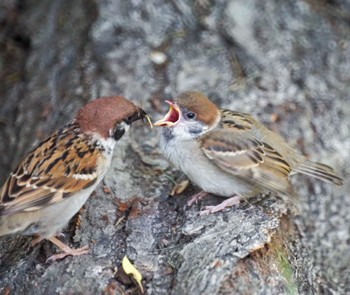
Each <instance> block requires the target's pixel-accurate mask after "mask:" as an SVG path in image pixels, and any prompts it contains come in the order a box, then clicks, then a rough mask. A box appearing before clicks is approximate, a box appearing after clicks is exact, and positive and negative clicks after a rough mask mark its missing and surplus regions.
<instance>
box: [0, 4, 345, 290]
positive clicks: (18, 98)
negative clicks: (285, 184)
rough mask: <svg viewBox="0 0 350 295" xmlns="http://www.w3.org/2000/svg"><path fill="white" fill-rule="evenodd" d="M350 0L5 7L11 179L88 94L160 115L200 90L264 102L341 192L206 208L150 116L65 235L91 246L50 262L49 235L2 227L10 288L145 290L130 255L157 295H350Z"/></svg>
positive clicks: (0, 118)
mask: <svg viewBox="0 0 350 295" xmlns="http://www.w3.org/2000/svg"><path fill="white" fill-rule="evenodd" d="M349 19H350V5H349V3H346V1H326V0H324V1H312V0H304V1H302V0H297V1H279V0H270V1H259V0H246V1H239V0H231V1H210V0H208V1H205V0H198V1H194V2H191V1H185V0H176V1H161V0H151V1H136V0H132V1H102V0H101V1H97V0H96V1H93V0H77V1H69V0H57V1H50V0H39V1H34V0H31V1H30V0H28V1H13V0H6V1H1V4H0V80H1V83H0V106H1V108H0V152H1V158H0V180H1V181H0V182H1V184H2V183H3V182H4V180H5V178H6V177H7V176H8V174H9V173H10V171H11V169H13V168H14V166H15V165H16V164H17V162H18V161H19V160H20V158H21V157H22V156H23V155H24V153H25V152H26V151H28V150H29V149H30V147H32V146H33V145H35V144H37V143H38V142H39V141H40V140H42V139H44V138H45V137H46V136H47V135H48V134H49V133H50V132H52V131H53V130H54V129H56V128H57V127H58V126H62V124H64V123H65V122H67V121H68V120H69V119H70V118H71V117H72V115H73V113H74V112H75V111H76V110H77V109H78V108H79V107H80V106H82V105H83V104H84V103H85V102H87V101H88V100H91V99H93V98H96V97H99V96H103V95H119V94H121V95H124V96H126V97H128V98H130V99H132V100H133V101H135V102H137V103H139V104H140V105H142V107H143V108H144V109H145V110H148V111H149V114H150V115H151V116H152V117H153V118H154V119H158V118H159V117H160V114H161V113H164V112H165V111H166V105H165V104H164V103H163V100H164V99H165V98H169V97H171V96H172V95H175V94H177V93H179V92H180V91H183V90H189V89H198V90H202V91H204V92H205V93H207V94H208V95H209V96H210V97H211V98H212V100H214V101H215V102H216V103H217V104H220V105H221V106H223V107H227V108H231V109H234V110H239V111H244V112H250V113H252V114H254V115H255V116H257V117H259V119H260V120H261V121H263V122H264V123H265V124H266V125H268V126H269V127H270V128H271V129H273V130H275V131H277V132H279V133H281V134H282V135H283V136H284V137H286V138H287V139H288V141H289V142H290V143H291V144H292V145H294V146H296V147H297V148H299V149H300V150H301V151H302V152H304V153H305V154H307V155H308V156H309V157H310V158H311V159H312V160H317V161H322V162H324V163H326V164H330V165H332V166H334V167H335V168H336V169H337V170H338V171H339V173H340V174H341V175H342V176H343V177H344V179H345V184H344V186H343V187H341V188H337V187H334V186H331V185H326V184H323V183H320V182H318V181H314V180H312V179H308V178H304V177H294V178H293V182H294V183H295V184H296V185H295V189H296V190H297V191H298V193H299V195H300V212H299V214H298V215H297V216H292V215H291V214H286V207H285V205H284V203H283V202H282V201H280V200H279V199H278V198H276V197H274V196H261V197H257V198H255V199H253V200H251V202H250V203H249V204H248V203H246V202H243V203H242V204H241V205H240V206H239V207H234V208H231V209H230V210H227V211H225V212H223V213H217V214H214V215H210V216H200V215H199V211H200V208H201V207H202V206H203V205H208V204H212V203H217V202H219V201H220V198H218V197H214V196H212V197H210V198H208V199H205V200H203V201H201V202H200V203H199V204H198V205H194V206H192V207H191V208H188V207H186V206H185V204H186V200H188V197H189V196H190V195H191V194H193V193H194V192H198V188H194V187H189V188H188V189H187V190H186V191H185V192H184V193H182V194H180V195H177V196H174V197H169V196H168V194H169V192H170V190H171V188H172V187H173V185H174V182H178V181H180V180H181V179H183V176H182V175H181V173H180V172H178V171H175V170H174V169H173V168H172V167H171V166H170V165H169V164H168V163H167V162H166V161H165V160H164V159H163V158H162V156H161V153H160V150H159V148H158V136H159V135H158V130H150V129H149V128H147V127H146V126H143V125H142V124H135V125H134V126H133V128H132V130H131V132H130V133H129V134H128V135H126V136H125V137H124V138H123V139H122V141H121V142H120V143H118V145H117V148H116V151H115V155H114V161H113V166H112V167H111V169H110V171H109V173H108V175H107V176H106V178H105V180H104V183H102V184H101V185H100V187H99V188H98V189H97V190H96V192H95V193H94V194H93V195H92V196H91V197H90V199H89V200H88V202H87V203H86V205H85V208H84V209H83V211H82V213H81V217H80V222H77V221H76V220H75V221H74V222H72V224H70V226H69V227H68V228H67V231H66V237H65V238H64V240H65V241H66V242H68V243H70V244H72V245H73V246H79V245H85V244H89V245H90V249H91V253H90V254H89V255H85V256H81V257H67V258H66V259H64V260H62V261H59V262H55V263H51V264H47V263H45V259H46V257H47V256H48V255H50V254H52V253H53V252H54V251H56V248H55V247H54V246H52V245H51V244H50V243H48V242H42V243H40V244H39V245H38V246H36V247H34V248H32V247H30V246H29V243H30V240H31V238H28V237H1V238H0V260H1V261H0V293H1V292H2V294H27V293H33V292H34V290H35V294H74V293H81V294H100V293H106V294H122V293H123V292H127V293H137V292H138V291H137V288H136V287H135V285H134V284H132V283H131V284H129V283H127V282H125V281H123V280H120V279H116V276H115V272H116V268H118V267H119V266H120V263H121V259H122V257H123V256H124V255H127V256H128V257H129V258H130V259H131V260H132V261H133V262H134V264H135V265H136V267H137V268H138V269H139V270H140V272H141V273H142V274H143V278H144V279H143V284H144V286H145V288H146V292H147V294H297V293H300V294H345V293H349V292H350V267H349V265H350V251H349V247H350V246H349V244H350V230H349V224H350V214H349V212H350V198H349V191H350V182H349V181H348V176H349V173H350V167H349V163H350V155H349V151H350V97H349V93H350V92H349V89H350V74H349V73H350V43H349V36H350V21H349Z"/></svg>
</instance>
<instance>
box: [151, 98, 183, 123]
mask: <svg viewBox="0 0 350 295" xmlns="http://www.w3.org/2000/svg"><path fill="white" fill-rule="evenodd" d="M165 102H166V103H168V104H169V111H168V112H167V114H166V115H165V116H164V118H163V119H161V120H159V121H157V122H155V123H154V126H163V127H172V126H174V125H176V124H177V123H178V122H179V120H180V117H181V112H180V108H179V107H178V106H177V105H176V104H174V102H172V101H171V100H166V101H165Z"/></svg>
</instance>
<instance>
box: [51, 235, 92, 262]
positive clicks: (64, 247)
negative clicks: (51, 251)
mask: <svg viewBox="0 0 350 295" xmlns="http://www.w3.org/2000/svg"><path fill="white" fill-rule="evenodd" d="M47 240H49V241H50V242H52V243H53V244H55V245H56V246H57V247H58V248H60V249H61V250H62V251H63V252H62V253H58V254H55V255H52V256H50V257H49V258H48V259H47V260H46V262H49V261H56V260H60V259H62V258H64V257H66V256H69V255H72V256H79V255H84V254H87V253H89V246H84V247H81V248H78V249H72V248H70V247H68V246H67V245H66V244H65V243H63V242H61V241H60V240H59V239H57V238H56V237H51V238H48V239H47Z"/></svg>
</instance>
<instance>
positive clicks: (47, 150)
mask: <svg viewBox="0 0 350 295" xmlns="http://www.w3.org/2000/svg"><path fill="white" fill-rule="evenodd" d="M143 118H148V117H147V115H146V113H145V112H144V111H143V110H142V109H141V108H139V107H137V106H135V105H134V104H133V103H132V102H130V101H129V100H127V99H126V98H124V97H122V96H112V97H103V98H98V99H95V100H93V101H91V102H89V103H88V104H86V105H85V106H84V107H83V108H81V109H80V110H79V111H78V112H77V114H76V115H75V117H74V118H73V119H72V120H71V121H70V122H69V123H68V124H67V125H65V126H64V127H63V128H61V129H58V130H57V131H56V132H54V133H53V134H52V135H51V136H50V137H48V138H47V139H46V140H44V141H42V142H41V143H39V144H38V145H37V146H36V147H35V148H34V149H32V150H31V151H30V152H29V153H28V154H27V155H26V156H25V157H24V158H23V160H22V161H21V162H20V163H19V164H18V166H17V168H16V169H15V170H14V171H13V172H12V173H11V174H10V176H9V177H8V178H7V180H6V182H5V184H4V186H3V187H2V189H1V191H0V236H4V235H9V234H17V233H18V234H22V235H33V234H38V235H39V237H38V238H37V239H35V240H34V241H33V242H32V245H35V244H36V243H38V242H40V241H41V240H43V239H46V240H49V241H51V242H52V243H53V244H55V245H56V246H57V247H58V248H60V249H61V250H62V253H59V254H56V255H53V256H51V257H50V258H49V259H48V261H50V260H51V261H55V260H58V259H62V258H64V257H65V256H67V255H82V254H86V253H88V246H84V247H82V248H79V249H72V248H70V247H69V246H67V245H65V244H64V243H63V242H62V241H60V240H59V239H58V238H57V237H56V235H57V234H58V233H60V232H61V230H62V229H63V228H64V227H65V226H66V225H67V223H68V222H69V220H70V219H71V218H72V217H73V216H74V215H75V214H76V213H77V212H78V211H79V209H80V208H81V207H82V206H83V205H84V203H85V201H86V200H87V199H88V197H89V196H90V194H91V193H92V192H93V191H94V190H95V188H96V187H97V185H98V184H99V183H100V181H101V180H102V179H103V177H104V175H105V174H106V172H107V169H108V167H109V166H110V164H111V159H112V153H113V149H114V146H115V144H116V143H117V142H118V141H119V140H120V139H121V137H122V136H123V135H124V134H125V132H127V131H128V129H129V127H130V125H131V124H132V122H134V121H137V120H139V119H143Z"/></svg>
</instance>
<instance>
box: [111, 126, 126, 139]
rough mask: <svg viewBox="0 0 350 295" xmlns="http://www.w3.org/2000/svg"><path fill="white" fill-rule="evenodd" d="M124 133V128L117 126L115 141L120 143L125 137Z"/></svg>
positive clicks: (114, 135)
mask: <svg viewBox="0 0 350 295" xmlns="http://www.w3.org/2000/svg"><path fill="white" fill-rule="evenodd" d="M124 133H125V129H124V127H122V126H117V127H116V128H115V130H114V134H113V138H114V139H115V141H118V140H119V139H121V138H122V137H123V135H124Z"/></svg>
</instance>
